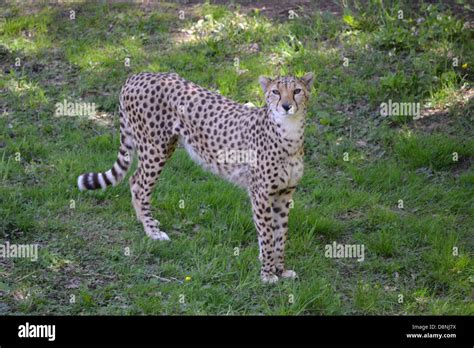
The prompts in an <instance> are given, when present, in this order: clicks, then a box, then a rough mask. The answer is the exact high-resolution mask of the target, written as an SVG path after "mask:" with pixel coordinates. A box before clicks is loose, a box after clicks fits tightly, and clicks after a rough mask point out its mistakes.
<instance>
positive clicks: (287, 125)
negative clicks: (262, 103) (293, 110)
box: [267, 109, 305, 157]
mask: <svg viewBox="0 0 474 348" xmlns="http://www.w3.org/2000/svg"><path fill="white" fill-rule="evenodd" d="M267 116H268V117H267V119H268V120H269V122H270V127H269V130H270V135H271V137H273V138H274V139H275V141H276V142H277V143H280V144H281V146H282V147H283V148H284V149H285V150H286V151H285V152H287V154H288V156H290V157H291V156H294V155H296V154H298V153H300V150H301V149H302V147H303V134H304V127H305V114H304V113H303V112H301V113H298V114H295V115H291V116H279V115H274V114H272V112H271V111H270V110H268V109H267Z"/></svg>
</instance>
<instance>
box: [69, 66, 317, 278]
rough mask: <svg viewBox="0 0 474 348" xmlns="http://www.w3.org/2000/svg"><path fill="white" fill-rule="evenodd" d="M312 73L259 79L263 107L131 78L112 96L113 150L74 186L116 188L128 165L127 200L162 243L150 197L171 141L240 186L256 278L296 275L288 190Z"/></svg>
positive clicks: (296, 167)
mask: <svg viewBox="0 0 474 348" xmlns="http://www.w3.org/2000/svg"><path fill="white" fill-rule="evenodd" d="M313 79H314V76H313V73H307V74H306V75H304V76H303V77H301V78H297V77H294V76H284V77H277V78H274V79H272V78H268V77H264V76H260V77H259V82H260V85H261V87H262V89H263V92H264V95H265V105H264V106H263V107H250V106H247V105H243V104H239V103H236V102H234V101H232V100H230V99H228V98H226V97H224V96H222V95H220V94H218V93H215V92H213V91H210V90H207V89H205V88H203V87H201V86H199V85H197V84H195V83H193V82H190V81H187V80H185V79H184V78H182V77H181V76H179V75H178V74H176V73H139V74H136V75H133V76H130V77H129V78H128V79H127V81H126V82H125V84H124V85H123V87H122V89H121V92H120V96H119V114H120V116H119V117H120V148H119V153H118V158H117V160H116V162H115V163H114V165H113V166H112V168H111V169H110V170H108V171H106V172H103V173H86V174H82V175H80V176H79V177H78V179H77V185H78V187H79V189H80V190H93V189H99V188H102V189H105V188H106V187H107V186H110V185H113V186H115V185H117V184H118V183H119V182H120V181H121V180H122V179H123V178H124V176H125V175H126V173H127V170H128V169H129V168H130V165H131V162H132V159H133V155H134V154H136V155H137V157H138V166H137V169H136V171H135V173H134V174H133V175H132V176H131V177H130V179H129V183H130V191H131V194H132V204H133V207H134V208H135V212H136V216H137V219H138V220H139V221H140V222H141V223H142V224H143V227H144V230H145V233H146V234H147V235H148V236H149V237H151V238H152V239H156V240H169V237H168V235H167V234H166V233H165V232H164V231H162V230H161V229H160V228H159V226H160V223H159V221H158V220H155V219H154V218H153V216H152V214H151V209H150V200H151V194H152V189H153V186H154V185H155V183H156V181H157V179H158V177H159V175H160V173H161V171H162V170H163V167H164V165H165V163H166V161H167V160H168V159H169V158H170V157H171V155H172V154H173V152H174V150H175V148H176V146H177V144H178V142H180V143H181V144H182V145H183V147H184V148H185V149H186V151H187V152H188V154H189V155H190V157H191V158H192V159H193V160H194V161H195V162H197V163H198V164H200V165H201V166H203V167H204V168H205V169H206V170H209V171H211V172H212V173H215V174H217V175H218V176H221V177H223V178H225V179H227V180H228V181H230V182H232V183H234V184H236V185H238V186H240V187H242V188H244V189H245V190H247V192H248V194H249V197H250V201H251V206H252V212H253V221H254V225H255V228H256V230H257V237H258V245H259V256H258V258H259V260H260V262H261V271H260V277H261V280H262V281H263V282H265V283H274V282H276V281H278V279H279V278H295V277H296V273H295V272H294V271H292V270H289V269H286V268H285V259H284V258H285V243H286V239H287V233H288V215H289V209H290V207H291V202H292V201H291V199H292V195H293V193H294V191H295V188H296V185H297V184H298V182H299V181H300V179H301V177H302V175H303V133H304V126H305V116H306V112H307V105H308V100H309V96H310V93H311V86H312V83H313Z"/></svg>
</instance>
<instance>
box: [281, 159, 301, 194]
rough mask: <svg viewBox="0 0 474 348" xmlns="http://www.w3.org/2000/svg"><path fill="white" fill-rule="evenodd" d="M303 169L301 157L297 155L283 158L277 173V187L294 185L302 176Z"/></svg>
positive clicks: (282, 187)
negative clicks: (278, 180) (278, 179)
mask: <svg viewBox="0 0 474 348" xmlns="http://www.w3.org/2000/svg"><path fill="white" fill-rule="evenodd" d="M303 169H304V163H303V157H300V156H298V157H292V158H289V159H287V160H285V161H284V162H283V163H282V166H281V171H280V175H279V177H280V184H279V185H278V188H279V189H284V188H287V187H293V186H296V185H297V184H298V182H299V181H300V180H301V177H302V176H303Z"/></svg>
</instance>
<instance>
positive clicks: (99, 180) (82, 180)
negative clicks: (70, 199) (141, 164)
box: [77, 111, 134, 191]
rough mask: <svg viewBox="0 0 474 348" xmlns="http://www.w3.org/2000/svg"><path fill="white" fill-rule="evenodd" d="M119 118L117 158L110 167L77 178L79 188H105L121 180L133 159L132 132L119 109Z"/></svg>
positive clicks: (82, 189)
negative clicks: (119, 134)
mask: <svg viewBox="0 0 474 348" xmlns="http://www.w3.org/2000/svg"><path fill="white" fill-rule="evenodd" d="M120 116H121V120H120V133H121V136H120V148H119V153H118V157H117V160H116V161H115V163H114V165H113V166H112V168H111V169H109V170H108V171H106V172H104V173H85V174H82V175H79V177H78V178H77V186H78V187H79V190H81V191H84V190H96V189H100V188H101V189H105V188H106V187H107V186H110V185H112V186H115V185H117V184H118V183H120V182H121V181H122V179H123V178H124V177H125V175H126V174H127V171H128V169H129V168H130V164H131V162H132V159H133V152H134V146H133V140H132V134H131V132H130V130H129V128H128V127H127V124H126V123H127V122H126V119H125V118H124V117H123V113H122V111H121V115H120Z"/></svg>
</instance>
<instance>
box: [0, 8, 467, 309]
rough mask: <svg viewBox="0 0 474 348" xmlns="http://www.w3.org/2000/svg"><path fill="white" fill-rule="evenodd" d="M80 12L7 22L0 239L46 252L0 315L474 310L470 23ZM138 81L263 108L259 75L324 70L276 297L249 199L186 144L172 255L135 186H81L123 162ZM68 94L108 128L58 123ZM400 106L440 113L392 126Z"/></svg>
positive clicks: (1, 51) (354, 11)
mask: <svg viewBox="0 0 474 348" xmlns="http://www.w3.org/2000/svg"><path fill="white" fill-rule="evenodd" d="M74 6H75V7H74V10H75V16H76V17H75V19H74V20H72V19H70V12H69V11H70V8H69V7H67V8H66V7H61V6H43V7H36V8H28V7H23V6H22V7H21V8H20V7H19V6H15V5H10V6H8V7H4V8H2V10H1V12H0V15H1V16H2V18H5V21H3V22H0V65H1V66H0V68H1V69H0V89H1V91H2V98H1V99H0V111H1V114H0V241H2V243H4V242H6V241H10V242H11V243H18V244H26V243H37V244H39V246H40V248H39V259H38V261H37V262H31V261H29V260H26V259H5V258H0V274H1V279H0V314H114V315H116V314H221V315H226V314H268V315H284V314H291V315H302V314H321V315H335V314H342V315H345V314H380V315H383V314H395V315H403V314H470V315H472V314H474V306H473V303H472V297H471V296H472V286H473V281H474V278H473V277H474V274H473V260H472V250H473V240H472V226H473V222H474V221H473V218H472V212H473V197H474V195H473V185H474V172H473V169H472V165H471V164H472V160H473V157H474V142H473V141H472V135H473V128H472V125H473V124H474V123H473V122H472V121H473V113H472V110H473V107H472V100H469V99H467V98H463V95H465V94H466V91H469V86H470V84H471V83H472V76H473V75H472V67H473V64H474V62H473V57H474V56H473V42H472V40H470V38H469V35H468V30H466V29H463V21H462V20H461V18H460V15H459V14H457V15H455V14H453V13H451V12H450V10H449V9H447V8H444V7H442V6H441V5H438V6H436V5H427V4H426V5H425V4H422V5H420V6H418V7H417V8H411V7H408V6H407V5H403V4H402V3H398V2H394V3H393V4H392V5H391V6H388V5H386V4H385V5H383V6H382V5H381V4H380V3H379V2H378V1H369V2H368V4H367V5H366V6H363V5H362V4H361V3H359V2H354V3H352V4H351V6H349V7H347V8H345V9H344V10H343V9H341V14H340V15H334V14H330V13H328V12H323V13H318V12H317V11H305V12H301V13H300V16H298V17H297V18H295V19H280V20H278V19H269V18H267V17H265V16H264V15H262V14H261V13H260V12H259V11H257V10H251V11H245V8H239V7H238V6H237V7H232V8H226V7H224V6H217V5H210V4H208V3H206V4H202V5H196V6H193V7H191V6H188V7H184V6H182V5H176V4H173V3H162V4H160V5H159V7H158V8H156V7H155V8H152V9H149V10H146V11H145V10H144V9H143V8H140V7H138V6H134V5H127V4H115V5H106V4H102V5H94V4H76V5H74ZM180 10H184V18H183V19H179V18H178V13H179V11H180ZM399 10H403V14H404V18H403V19H401V20H400V19H398V18H397V14H398V11H399ZM17 58H19V63H20V64H19V65H18V66H16V65H15V63H16V62H17ZM127 58H128V59H129V63H130V64H129V65H128V66H127V65H126V64H125V60H126V59H127ZM236 58H237V59H236ZM343 58H348V65H347V64H346V65H344V64H343V63H344V59H343ZM453 58H457V60H458V63H459V64H457V65H456V66H453ZM139 71H176V72H178V73H179V74H181V75H182V76H184V77H185V78H187V79H189V80H192V81H194V82H196V83H199V84H201V85H203V86H206V87H207V88H210V89H212V90H216V91H220V92H221V93H222V94H224V95H226V96H229V97H231V98H232V99H234V100H237V101H239V102H243V103H244V102H252V103H254V104H255V105H262V93H261V92H260V89H259V86H258V83H257V78H258V76H259V75H261V74H268V75H277V74H287V73H293V74H298V75H299V74H303V73H304V72H306V71H314V72H315V74H316V76H317V78H316V86H315V89H314V91H313V96H312V101H311V105H310V108H309V115H308V127H307V129H306V133H305V142H306V155H305V156H306V158H305V163H306V167H305V175H304V177H303V180H302V182H301V184H300V185H299V187H298V189H297V191H296V195H295V197H294V198H295V202H294V203H295V205H294V209H293V210H292V214H291V218H290V223H289V226H290V239H289V245H288V252H287V262H288V264H289V265H290V266H291V267H292V268H293V269H295V270H296V271H297V272H298V274H299V277H300V278H299V280H297V281H294V282H293V281H282V282H280V283H278V284H276V285H274V286H265V285H263V284H261V282H260V281H259V272H258V270H259V262H258V260H257V243H256V236H255V231H254V227H253V223H252V220H251V214H250V206H249V202H248V199H247V197H246V194H245V193H244V192H243V191H242V190H240V189H238V188H236V187H234V186H232V185H230V184H228V183H226V182H224V181H222V180H220V179H217V178H216V177H214V176H212V175H210V174H208V173H205V172H204V171H203V170H201V169H200V168H199V167H197V166H196V165H194V164H193V163H192V162H191V160H190V159H189V158H188V157H187V155H186V153H185V152H184V150H183V149H181V148H180V149H178V150H177V151H176V153H175V155H174V156H173V158H172V160H171V161H170V162H169V164H168V165H167V166H166V167H165V170H164V172H163V174H162V177H161V180H160V182H159V184H158V185H157V188H156V189H155V192H154V194H153V212H154V214H155V215H156V216H157V217H158V218H159V220H160V221H161V224H162V225H161V226H162V227H163V229H164V230H165V231H166V232H168V233H169V235H170V237H171V238H172V242H171V243H161V242H154V241H152V240H149V239H147V238H146V237H145V234H144V232H143V229H142V226H141V225H140V224H139V223H137V222H136V220H135V216H134V212H133V208H132V205H131V202H130V193H129V188H128V184H127V181H125V182H124V183H123V184H122V185H119V186H117V187H115V188H110V189H108V190H107V191H104V192H86V193H79V191H78V190H77V188H76V177H77V175H78V174H80V173H83V172H89V171H103V170H106V169H108V168H109V167H110V165H111V164H112V163H113V161H114V160H115V156H116V153H117V148H118V144H119V134H118V121H117V117H116V116H117V115H116V112H117V96H118V91H119V89H120V87H121V85H122V83H123V82H124V81H125V79H126V77H127V76H128V75H130V74H132V73H135V72H139ZM466 86H468V87H467V88H466ZM64 99H66V100H67V101H70V102H87V103H95V105H96V109H97V110H98V115H97V116H96V117H77V116H76V117H74V116H54V112H55V109H56V107H55V105H56V103H58V102H62V100H64ZM389 99H391V100H392V101H400V102H419V103H420V104H421V105H422V111H423V110H425V111H426V110H434V111H435V112H434V115H433V116H430V117H427V118H422V119H419V120H413V118H412V117H392V116H390V117H385V118H384V117H381V116H380V112H379V106H380V104H381V103H382V102H387V101H388V100H389ZM422 114H423V112H422ZM435 126H438V127H435ZM333 241H337V242H338V243H345V244H363V245H364V246H365V250H366V254H365V260H364V261H363V262H357V261H356V260H355V259H331V258H326V257H325V256H324V248H325V245H326V244H332V242H333ZM400 295H402V297H400ZM400 298H402V299H403V301H400Z"/></svg>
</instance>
